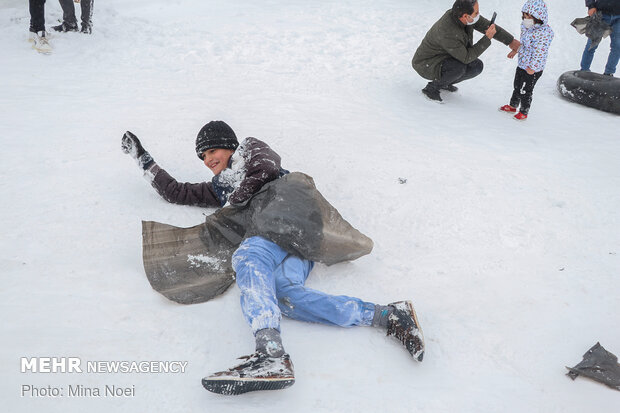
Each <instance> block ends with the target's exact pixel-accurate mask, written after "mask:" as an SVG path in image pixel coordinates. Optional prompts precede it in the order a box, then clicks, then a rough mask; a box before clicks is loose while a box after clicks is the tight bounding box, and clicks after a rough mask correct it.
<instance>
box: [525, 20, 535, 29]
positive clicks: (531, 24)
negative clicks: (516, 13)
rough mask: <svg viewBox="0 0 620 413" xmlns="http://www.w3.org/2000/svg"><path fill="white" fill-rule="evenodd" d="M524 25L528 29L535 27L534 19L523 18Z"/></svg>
mask: <svg viewBox="0 0 620 413" xmlns="http://www.w3.org/2000/svg"><path fill="white" fill-rule="evenodd" d="M523 26H525V28H526V29H529V28H531V27H534V19H523Z"/></svg>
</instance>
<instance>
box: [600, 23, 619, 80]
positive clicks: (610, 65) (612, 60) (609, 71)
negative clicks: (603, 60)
mask: <svg viewBox="0 0 620 413" xmlns="http://www.w3.org/2000/svg"><path fill="white" fill-rule="evenodd" d="M605 17H606V16H605V15H604V16H603V18H604V19H605ZM607 23H609V25H610V26H611V28H612V30H613V31H612V32H611V36H610V38H611V50H610V51H609V57H608V58H607V65H605V74H606V75H613V74H614V73H616V67H617V66H618V60H620V15H615V16H609V19H608V20H607Z"/></svg>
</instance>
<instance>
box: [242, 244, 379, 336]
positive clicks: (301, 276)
mask: <svg viewBox="0 0 620 413" xmlns="http://www.w3.org/2000/svg"><path fill="white" fill-rule="evenodd" d="M232 264H233V268H234V270H235V272H236V273H237V285H238V286H239V289H240V290H241V310H242V312H243V316H244V317H245V319H246V320H247V322H248V324H250V326H251V327H252V331H253V332H254V333H256V332H257V331H258V330H262V329H264V328H275V329H277V330H278V331H279V330H280V319H281V315H282V314H284V315H285V316H287V317H290V318H293V319H296V320H301V321H309V322H315V323H322V324H330V325H337V326H342V327H351V326H368V325H371V323H372V319H373V316H374V313H375V305H374V304H373V303H369V302H365V301H362V300H360V299H359V298H353V297H347V296H343V295H340V296H334V295H329V294H325V293H323V292H320V291H316V290H313V289H311V288H307V287H305V286H304V283H305V282H306V279H307V278H308V275H309V274H310V271H311V270H312V267H313V266H314V262H312V261H308V260H304V259H301V258H299V257H296V256H294V255H291V254H289V253H287V252H286V251H284V250H283V249H282V248H280V247H279V246H278V245H277V244H275V243H273V242H271V241H269V240H267V239H265V238H262V237H251V238H248V239H246V240H244V241H243V242H242V243H241V245H240V246H239V248H238V249H237V251H235V253H234V254H233V257H232Z"/></svg>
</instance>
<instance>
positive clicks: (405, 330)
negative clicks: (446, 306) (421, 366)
mask: <svg viewBox="0 0 620 413" xmlns="http://www.w3.org/2000/svg"><path fill="white" fill-rule="evenodd" d="M388 307H392V308H394V311H393V312H392V314H390V316H389V318H388V326H387V335H388V336H394V337H395V338H396V339H397V340H398V341H400V342H401V343H402V344H403V345H404V346H405V348H406V349H407V351H408V352H409V354H411V355H412V356H413V358H414V359H416V360H418V361H422V359H423V358H424V336H423V335H422V329H421V328H420V323H419V322H418V317H417V316H416V313H415V310H414V309H413V304H412V303H411V301H398V302H396V303H392V304H388Z"/></svg>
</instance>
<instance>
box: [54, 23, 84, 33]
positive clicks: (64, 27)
mask: <svg viewBox="0 0 620 413" xmlns="http://www.w3.org/2000/svg"><path fill="white" fill-rule="evenodd" d="M52 29H53V30H54V31H57V32H63V33H64V32H77V31H78V26H77V23H75V24H70V23H67V22H62V24H59V25H58V26H52Z"/></svg>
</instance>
